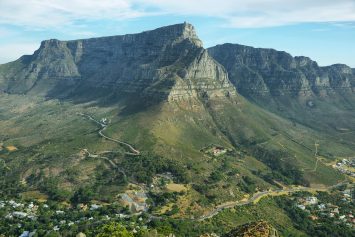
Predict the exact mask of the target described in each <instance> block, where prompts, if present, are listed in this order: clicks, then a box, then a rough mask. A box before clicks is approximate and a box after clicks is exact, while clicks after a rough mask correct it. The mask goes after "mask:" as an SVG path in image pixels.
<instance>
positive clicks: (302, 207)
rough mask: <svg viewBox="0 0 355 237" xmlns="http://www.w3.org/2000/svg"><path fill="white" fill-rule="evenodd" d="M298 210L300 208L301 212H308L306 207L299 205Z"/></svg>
mask: <svg viewBox="0 0 355 237" xmlns="http://www.w3.org/2000/svg"><path fill="white" fill-rule="evenodd" d="M297 207H298V208H300V209H301V210H306V207H305V206H304V205H297Z"/></svg>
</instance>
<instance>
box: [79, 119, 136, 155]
mask: <svg viewBox="0 0 355 237" xmlns="http://www.w3.org/2000/svg"><path fill="white" fill-rule="evenodd" d="M78 114H79V115H81V116H84V117H86V118H88V119H90V120H91V121H94V122H95V123H96V124H98V125H100V127H101V128H102V129H101V130H100V131H99V135H100V136H101V137H103V138H105V139H107V140H110V141H113V142H116V143H119V144H121V145H124V146H126V147H128V149H129V150H130V151H131V152H126V153H125V154H127V155H134V156H138V155H140V152H139V151H138V150H137V149H135V148H134V147H133V146H132V145H131V144H128V143H127V142H124V141H120V140H117V139H114V138H111V137H108V136H106V135H105V134H103V131H104V130H105V129H106V128H107V124H104V123H101V122H100V121H97V120H96V119H94V118H93V117H92V116H90V115H88V114H83V113H78Z"/></svg>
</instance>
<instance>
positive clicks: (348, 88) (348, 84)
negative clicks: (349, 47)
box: [208, 44, 355, 98]
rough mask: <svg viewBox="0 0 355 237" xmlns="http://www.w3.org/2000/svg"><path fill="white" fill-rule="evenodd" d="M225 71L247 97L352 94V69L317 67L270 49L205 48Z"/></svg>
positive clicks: (310, 61)
mask: <svg viewBox="0 0 355 237" xmlns="http://www.w3.org/2000/svg"><path fill="white" fill-rule="evenodd" d="M208 51H209V53H210V54H211V55H212V56H213V57H214V58H215V59H216V60H217V61H218V62H219V63H221V64H222V65H223V66H224V67H225V68H226V69H227V71H228V73H229V77H230V80H231V81H232V82H233V84H234V85H235V86H236V87H237V89H238V91H239V92H240V93H241V94H242V95H244V96H246V97H248V98H251V97H252V98H253V97H254V96H256V95H258V96H260V95H261V96H272V97H276V96H282V95H292V96H294V97H311V96H320V97H327V96H332V95H333V94H338V93H341V94H343V93H344V92H345V93H346V92H348V93H352V92H354V91H355V74H354V72H353V71H354V70H353V69H351V68H350V67H348V66H346V65H341V64H337V65H332V66H329V67H319V66H318V64H317V63H316V62H314V61H312V60H311V59H309V58H307V57H292V56H291V55H290V54H288V53H286V52H281V51H276V50H273V49H260V48H253V47H248V46H243V45H238V44H223V45H218V46H215V47H212V48H209V49H208Z"/></svg>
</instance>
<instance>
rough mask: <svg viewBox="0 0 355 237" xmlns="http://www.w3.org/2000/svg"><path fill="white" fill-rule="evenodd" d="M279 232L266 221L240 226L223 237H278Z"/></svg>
mask: <svg viewBox="0 0 355 237" xmlns="http://www.w3.org/2000/svg"><path fill="white" fill-rule="evenodd" d="M278 236H279V234H278V232H277V230H276V229H275V228H274V227H272V226H271V225H270V224H268V223H267V222H266V221H260V222H253V223H248V224H245V225H241V226H238V227H237V228H235V229H233V230H232V231H230V232H229V233H228V234H226V235H223V237H278Z"/></svg>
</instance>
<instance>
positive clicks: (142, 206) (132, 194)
mask: <svg viewBox="0 0 355 237" xmlns="http://www.w3.org/2000/svg"><path fill="white" fill-rule="evenodd" d="M120 197H121V201H122V204H123V205H125V206H127V207H129V208H130V210H131V211H132V212H134V213H137V212H142V211H147V210H148V204H147V203H146V200H147V199H148V197H147V195H146V194H145V192H143V191H132V190H128V191H126V192H125V193H122V194H120Z"/></svg>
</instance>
